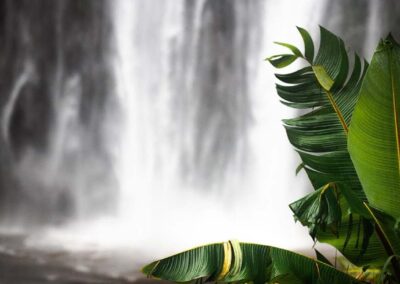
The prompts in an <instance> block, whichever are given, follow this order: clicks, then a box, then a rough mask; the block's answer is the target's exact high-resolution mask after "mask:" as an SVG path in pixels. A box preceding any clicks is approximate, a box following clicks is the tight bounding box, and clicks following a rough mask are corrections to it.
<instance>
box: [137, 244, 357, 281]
mask: <svg viewBox="0 0 400 284" xmlns="http://www.w3.org/2000/svg"><path fill="white" fill-rule="evenodd" d="M143 272H144V273H145V274H147V275H148V276H150V277H155V278H159V279H164V280H170V281H175V282H188V281H192V280H197V281H198V282H199V283H202V282H209V281H218V282H227V283H231V282H237V283H246V282H253V283H255V284H258V283H280V284H313V283H318V284H346V283H349V284H350V283H363V282H361V281H359V280H357V279H355V278H353V277H351V276H349V275H347V274H345V273H343V272H340V271H338V270H337V269H335V268H334V267H332V266H330V265H327V264H325V263H323V262H320V261H318V260H314V259H311V258H308V257H305V256H302V255H300V254H297V253H293V252H290V251H287V250H283V249H280V248H276V247H271V246H265V245H258V244H249V243H239V242H237V241H229V242H226V243H216V244H210V245H206V246H202V247H198V248H195V249H192V250H188V251H185V252H182V253H179V254H177V255H174V256H171V257H167V258H165V259H162V260H159V261H155V262H153V263H151V264H149V265H147V266H145V267H144V268H143Z"/></svg>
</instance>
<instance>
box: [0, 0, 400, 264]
mask: <svg viewBox="0 0 400 284" xmlns="http://www.w3.org/2000/svg"><path fill="white" fill-rule="evenodd" d="M298 2H301V3H298ZM359 2H360V3H361V2H363V1H359ZM389 2H390V1H389ZM389 2H388V3H389ZM32 3H34V1H31V0H18V1H15V0H10V1H4V2H3V3H0V7H1V9H0V12H1V11H3V12H2V13H4V15H5V17H3V18H4V21H2V22H0V27H1V28H0V39H1V40H0V42H4V43H6V44H4V45H1V46H0V48H1V49H0V53H1V54H2V55H5V56H4V58H1V61H0V72H1V74H2V75H3V78H4V79H5V80H4V83H2V84H0V91H2V92H3V93H4V94H7V95H4V96H2V97H1V98H0V106H1V116H0V117H1V123H0V127H1V137H0V138H1V139H0V143H1V147H0V159H1V160H2V164H1V166H0V182H1V184H2V185H5V186H4V189H2V190H1V192H0V194H1V197H2V198H1V200H0V204H1V210H2V212H3V214H2V216H4V218H3V219H4V220H3V221H4V222H3V224H4V226H3V227H5V229H6V230H9V229H10V227H18V228H21V227H25V228H24V232H25V234H27V235H28V239H27V241H26V244H27V245H28V246H30V247H35V248H37V247H44V248H48V247H52V246H56V247H57V248H60V247H61V248H62V249H64V248H67V249H68V250H71V251H76V250H88V249H90V250H105V249H109V248H113V249H117V248H122V249H124V250H127V253H129V254H130V255H132V257H136V256H137V255H138V252H143V255H140V259H139V260H136V261H137V262H138V263H142V262H144V261H146V260H147V259H150V258H157V257H161V256H164V255H165V254H169V253H173V252H176V251H178V250H181V249H186V248H188V247H191V246H194V245H198V244H201V243H205V242H214V241H222V240H227V239H232V238H234V239H240V240H243V241H250V242H260V243H268V244H272V245H278V246H284V247H287V248H293V249H299V248H300V249H302V248H305V247H310V245H311V243H310V241H308V238H307V232H306V230H305V229H303V228H301V227H300V226H299V225H295V224H294V222H293V220H292V216H291V213H290V210H289V209H288V208H287V204H288V203H289V202H290V201H293V200H296V198H298V197H300V196H302V194H303V193H304V192H303V188H304V187H305V185H306V181H305V180H306V179H305V177H304V176H300V177H297V178H296V177H295V175H294V169H295V167H296V163H297V160H296V156H295V153H294V151H292V150H291V147H290V145H289V143H288V142H287V139H286V136H285V133H284V129H283V127H282V126H281V121H280V120H281V119H282V118H286V117H291V116H293V115H294V113H293V112H292V111H291V110H289V109H288V108H286V107H285V106H283V105H281V104H280V103H279V100H278V97H277V96H276V95H275V90H274V77H273V72H274V71H275V70H273V69H272V68H271V67H270V66H269V64H267V63H265V62H264V61H263V59H264V58H265V57H266V56H268V55H271V54H274V53H275V52H279V51H280V50H281V47H275V46H273V43H272V42H273V41H274V40H276V41H286V42H291V43H294V44H296V45H298V46H301V45H302V42H301V38H300V36H299V35H298V34H297V31H296V29H295V26H296V25H297V26H302V27H305V28H307V29H308V30H310V32H311V33H312V34H313V35H317V34H318V24H322V25H326V26H327V28H329V29H331V30H333V31H334V32H337V33H338V34H341V35H343V37H344V38H345V41H346V42H348V43H349V45H350V46H354V47H355V48H356V49H357V50H358V51H359V52H361V53H364V54H368V53H369V52H370V49H371V48H373V47H371V44H370V43H371V42H375V39H376V38H377V37H378V36H381V29H379V30H378V29H374V28H375V27H377V26H382V25H381V24H382V23H385V25H383V26H384V28H383V29H387V30H389V29H390V27H393V23H395V21H393V23H386V22H384V21H383V20H382V11H386V10H388V9H389V10H390V7H392V10H393V11H394V10H396V9H398V8H399V6H400V5H395V3H394V2H393V3H392V4H390V5H389V4H385V5H383V4H379V5H378V4H376V3H375V2H374V3H372V4H368V5H366V6H365V7H364V8H363V9H358V10H357V11H358V12H357V15H356V16H355V17H352V16H351V15H350V16H347V14H346V13H350V12H349V11H352V9H350V8H349V7H350V6H349V5H350V4H349V3H348V2H346V1H335V2H332V1H331V2H329V1H312V0H307V1H296V2H294V1H290V0H287V1H282V0H281V1H272V0H269V1H263V0H251V1H232V0H196V1H194V0H190V1H188V0H174V1H163V0H146V1H139V0H132V1H129V0H117V1H105V0H103V1H70V2H68V1H54V0H42V1H41V5H35V4H32ZM361 4H362V5H365V3H364V4H363V3H361ZM361 4H360V5H359V6H360V7H361V6H362V5H361ZM388 7H389V8H388ZM394 7H397V8H396V9H395V8H394ZM385 9H386V10H385ZM332 11H339V12H336V13H334V14H335V17H331V16H330V15H331V14H332ZM393 13H394V12H393ZM368 14H369V15H372V16H371V17H370V19H369V20H366V15H368ZM345 20H346V21H348V22H345ZM352 21H353V22H352ZM49 23H50V24H49ZM343 23H348V24H343ZM366 26H368V27H369V30H371V31H372V30H373V33H371V34H367V33H366V31H365V27H366ZM10 27H13V29H11V28H10ZM348 27H353V29H349V28H348ZM378 34H379V35H378ZM365 46H368V48H365ZM277 216H279V218H277ZM27 224H29V228H28V229H27V228H26V226H27ZM34 225H40V228H41V229H40V230H37V226H34ZM32 228H35V229H34V230H33V229H32ZM32 232H35V233H32ZM0 251H1V246H0ZM114 272H115V271H114Z"/></svg>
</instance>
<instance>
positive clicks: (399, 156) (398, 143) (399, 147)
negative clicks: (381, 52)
mask: <svg viewBox="0 0 400 284" xmlns="http://www.w3.org/2000/svg"><path fill="white" fill-rule="evenodd" d="M389 64H390V80H391V84H392V100H393V116H394V129H395V133H396V151H397V171H398V173H399V175H400V137H399V118H398V115H397V100H396V84H395V82H394V77H393V74H394V70H393V69H394V64H393V62H392V50H390V51H389Z"/></svg>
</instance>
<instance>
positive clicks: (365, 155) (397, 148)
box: [348, 36, 400, 218]
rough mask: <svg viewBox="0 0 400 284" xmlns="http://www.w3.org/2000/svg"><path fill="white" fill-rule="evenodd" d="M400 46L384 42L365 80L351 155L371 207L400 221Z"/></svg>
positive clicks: (390, 41)
mask: <svg viewBox="0 0 400 284" xmlns="http://www.w3.org/2000/svg"><path fill="white" fill-rule="evenodd" d="M399 119H400V46H399V44H398V43H397V42H396V41H395V40H394V39H393V38H392V37H391V36H389V37H388V38H387V39H386V40H383V41H381V42H380V44H379V46H378V48H377V50H376V52H375V54H374V56H373V58H372V61H371V66H370V67H369V69H368V72H367V74H366V76H365V80H364V82H363V85H362V88H361V91H360V98H359V101H358V103H357V106H356V108H355V110H354V115H353V120H352V124H351V131H350V133H349V142H348V143H349V145H348V147H349V151H350V154H351V157H352V160H353V162H354V164H355V166H356V170H357V173H358V175H359V177H360V180H361V183H362V185H363V188H364V191H365V194H366V195H367V197H368V201H369V203H370V204H371V205H372V206H374V207H376V208H377V209H380V210H382V211H384V212H386V213H387V214H389V215H391V216H393V217H395V218H399V217H400V121H399Z"/></svg>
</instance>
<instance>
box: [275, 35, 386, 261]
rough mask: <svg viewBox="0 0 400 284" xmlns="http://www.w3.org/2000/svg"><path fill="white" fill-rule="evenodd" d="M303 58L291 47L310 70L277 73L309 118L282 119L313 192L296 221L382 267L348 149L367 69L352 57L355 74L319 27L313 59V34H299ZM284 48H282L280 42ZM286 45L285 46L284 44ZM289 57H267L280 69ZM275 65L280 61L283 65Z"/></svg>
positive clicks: (297, 207)
mask: <svg viewBox="0 0 400 284" xmlns="http://www.w3.org/2000/svg"><path fill="white" fill-rule="evenodd" d="M299 31H300V33H301V36H302V37H303V39H304V44H305V52H304V54H305V55H302V53H301V52H300V54H299V52H298V51H297V50H298V49H294V47H292V46H291V45H284V46H286V47H289V49H290V50H291V51H292V53H293V54H292V56H294V57H296V58H303V59H305V61H306V66H305V67H303V68H301V69H299V70H298V71H295V72H293V73H290V74H276V77H277V78H278V79H279V80H280V81H282V82H283V83H284V85H282V84H278V85H277V87H276V88H277V92H278V95H279V96H280V97H281V99H282V102H283V103H284V104H286V105H288V106H290V107H293V108H298V109H310V108H311V109H310V111H308V112H307V113H306V114H304V115H301V116H299V117H296V118H293V119H286V120H284V126H285V128H286V132H287V135H288V138H289V141H290V142H291V143H292V145H293V146H294V147H295V148H296V150H297V151H298V153H299V155H300V157H301V159H302V162H303V163H302V165H301V167H302V168H304V169H305V171H306V172H307V174H308V176H309V178H310V180H311V182H312V184H313V186H314V188H315V190H316V191H315V192H313V193H311V194H309V195H308V196H306V197H304V198H302V199H300V200H298V201H296V202H294V203H292V204H291V205H290V208H291V209H292V211H293V212H294V215H295V219H296V220H299V221H300V222H301V223H302V224H303V225H305V226H308V227H309V229H310V234H311V236H312V237H313V238H315V237H316V238H317V239H318V240H319V241H322V242H327V243H330V244H332V245H334V246H335V247H337V248H338V249H340V250H342V252H343V253H344V255H345V256H346V257H348V258H349V259H350V260H352V261H353V262H354V263H356V264H358V265H364V264H368V263H370V261H371V260H373V263H374V264H376V265H383V263H384V262H385V259H386V258H387V255H386V253H385V252H384V250H383V247H382V245H381V243H380V241H379V239H378V238H377V237H376V236H375V235H373V224H372V222H371V221H370V219H371V218H370V215H369V214H368V212H366V210H365V207H364V206H363V202H365V201H367V199H366V196H365V194H364V191H363V188H362V186H361V183H360V181H359V178H358V175H357V173H356V171H355V168H354V165H353V163H352V161H351V159H350V156H349V153H348V150H347V133H348V129H349V125H350V123H351V120H352V113H353V110H354V106H355V103H356V101H357V99H358V94H359V90H360V87H361V83H362V81H363V77H364V75H365V71H366V70H367V67H368V64H367V63H366V62H364V63H363V64H362V63H361V60H360V58H359V57H358V56H357V55H355V56H354V64H353V67H352V70H351V71H350V70H349V60H348V55H347V53H346V50H345V47H344V44H343V41H342V40H341V39H340V38H339V37H337V36H335V35H334V34H332V33H331V32H329V31H327V30H326V29H324V28H321V40H320V47H319V50H318V53H317V56H316V57H315V58H314V44H313V41H312V39H311V37H310V35H309V34H308V33H307V32H306V31H305V30H304V29H300V28H299ZM280 44H281V43H280ZM281 45H283V44H281ZM288 58H289V57H288V56H285V57H284V56H283V55H280V57H279V55H278V56H273V57H270V58H269V61H270V62H271V63H272V64H273V65H274V66H275V67H278V68H282V67H285V66H287V65H289V64H291V63H292V62H293V60H292V58H291V59H290V60H289V59H288ZM279 59H280V61H278V62H276V61H277V60H279Z"/></svg>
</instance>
